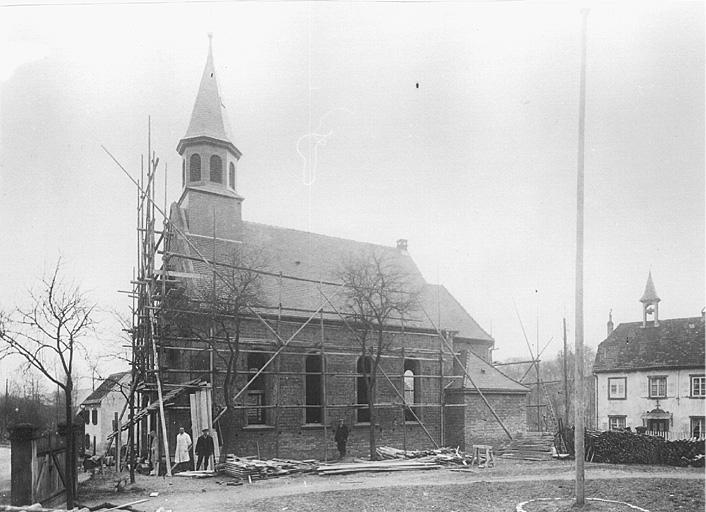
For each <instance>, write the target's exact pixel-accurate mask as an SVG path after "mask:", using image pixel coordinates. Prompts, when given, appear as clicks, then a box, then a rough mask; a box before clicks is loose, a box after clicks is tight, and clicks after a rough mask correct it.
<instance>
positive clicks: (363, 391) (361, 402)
mask: <svg viewBox="0 0 706 512" xmlns="http://www.w3.org/2000/svg"><path fill="white" fill-rule="evenodd" d="M357 370H358V378H357V385H358V386H357V388H358V389H357V403H358V409H357V410H356V416H357V421H358V423H367V422H369V421H370V409H369V408H368V404H369V403H370V398H369V397H368V382H369V379H370V374H371V373H372V370H373V360H372V359H371V358H370V357H368V356H364V357H363V356H361V357H359V358H358V365H357Z"/></svg>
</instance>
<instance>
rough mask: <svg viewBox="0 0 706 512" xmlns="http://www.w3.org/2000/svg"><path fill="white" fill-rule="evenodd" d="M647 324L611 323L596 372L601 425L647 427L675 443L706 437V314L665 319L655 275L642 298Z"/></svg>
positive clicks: (610, 426)
mask: <svg viewBox="0 0 706 512" xmlns="http://www.w3.org/2000/svg"><path fill="white" fill-rule="evenodd" d="M640 302H642V308H643V316H642V321H641V322H630V323H624V324H620V325H618V327H616V328H615V329H613V320H612V318H610V319H609V321H608V337H607V338H606V339H605V340H604V341H603V342H602V343H601V344H600V345H599V346H598V351H597V353H596V360H595V363H594V365H593V374H594V376H595V385H596V425H597V426H598V428H600V429H603V430H608V429H611V430H617V429H622V428H625V427H631V428H632V429H634V428H635V427H646V428H647V430H648V431H652V432H658V433H660V435H663V436H665V437H667V438H669V439H679V438H688V437H692V436H694V435H696V436H703V435H704V432H705V429H704V426H705V425H704V416H706V413H705V405H706V401H705V400H704V398H706V373H705V372H704V345H705V342H704V316H703V313H702V315H701V316H697V317H690V318H672V319H668V320H660V319H659V308H658V304H659V302H660V298H659V297H658V296H657V292H656V290H655V286H654V283H653V282H652V275H651V274H650V275H649V277H648V278H647V285H646V287H645V293H644V294H643V296H642V298H641V299H640Z"/></svg>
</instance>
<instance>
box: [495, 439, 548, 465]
mask: <svg viewBox="0 0 706 512" xmlns="http://www.w3.org/2000/svg"><path fill="white" fill-rule="evenodd" d="M553 447H554V434H550V433H546V432H544V433H542V432H525V433H523V434H519V435H517V436H516V437H514V438H513V439H512V441H510V442H509V443H508V444H506V445H505V446H502V447H501V448H500V449H499V450H498V454H499V455H500V457H502V458H503V459H515V460H534V461H541V460H552V448H553Z"/></svg>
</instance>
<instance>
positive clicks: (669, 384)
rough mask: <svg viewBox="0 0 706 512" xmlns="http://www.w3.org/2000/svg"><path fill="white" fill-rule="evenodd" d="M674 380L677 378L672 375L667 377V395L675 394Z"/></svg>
mask: <svg viewBox="0 0 706 512" xmlns="http://www.w3.org/2000/svg"><path fill="white" fill-rule="evenodd" d="M676 380H677V379H676V378H675V377H673V376H669V377H667V396H676V394H677V387H676Z"/></svg>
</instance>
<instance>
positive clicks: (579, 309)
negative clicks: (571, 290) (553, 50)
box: [574, 9, 588, 506]
mask: <svg viewBox="0 0 706 512" xmlns="http://www.w3.org/2000/svg"><path fill="white" fill-rule="evenodd" d="M587 18H588V9H582V10H581V78H580V86H579V134H578V135H579V136H578V139H579V140H578V162H577V163H578V165H577V168H578V169H577V171H578V172H577V180H576V312H575V313H576V322H575V324H576V327H575V332H576V341H575V354H576V357H575V359H574V399H575V400H574V401H575V406H574V425H575V427H576V429H575V432H574V449H575V454H576V505H578V506H583V504H584V492H585V489H584V459H585V452H584V417H583V413H584V396H583V395H584V385H583V210H584V183H583V182H584V166H583V164H584V138H585V133H584V132H585V118H586V21H587Z"/></svg>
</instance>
